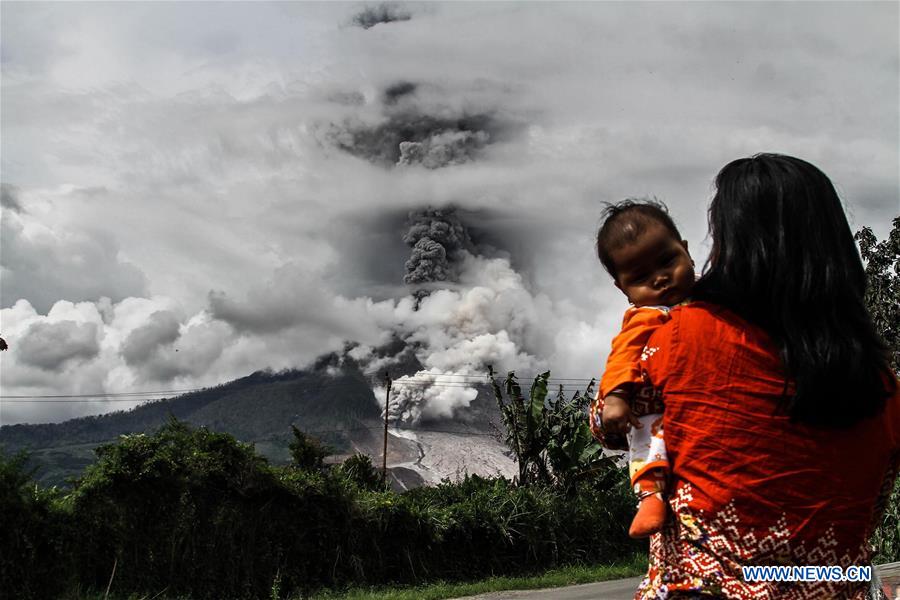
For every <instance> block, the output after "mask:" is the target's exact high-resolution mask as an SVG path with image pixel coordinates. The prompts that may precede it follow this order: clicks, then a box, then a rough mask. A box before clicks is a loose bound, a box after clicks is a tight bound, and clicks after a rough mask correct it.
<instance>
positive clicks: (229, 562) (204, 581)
mask: <svg viewBox="0 0 900 600" xmlns="http://www.w3.org/2000/svg"><path fill="white" fill-rule="evenodd" d="M98 455H99V461H98V463H97V464H95V465H94V466H92V467H91V468H89V469H88V471H87V472H86V474H85V476H84V477H83V478H82V480H81V481H79V482H78V483H77V486H76V488H75V490H74V491H73V493H72V494H71V495H70V497H69V499H68V501H69V503H70V505H71V509H72V516H73V520H74V524H75V527H76V530H77V531H78V546H77V555H76V563H77V564H76V571H77V573H78V574H79V577H80V578H81V580H82V583H83V585H84V586H85V587H88V588H96V589H100V588H101V587H102V586H105V584H106V583H107V581H108V580H109V576H110V572H111V570H112V567H113V564H116V565H117V569H116V576H115V580H114V582H113V589H114V590H120V591H147V592H150V591H154V590H155V591H159V590H160V589H164V588H165V589H167V590H169V592H170V593H173V594H174V593H185V594H188V593H189V594H191V595H192V596H194V597H197V598H215V597H222V596H228V595H231V596H235V595H237V596H241V597H261V596H264V595H266V593H267V592H268V591H269V590H270V589H271V584H272V582H273V581H274V580H275V578H276V575H278V573H279V572H281V573H282V578H281V583H282V584H283V585H286V586H288V585H291V584H294V585H296V584H298V583H299V582H300V581H304V580H306V579H307V578H308V579H312V580H321V579H325V577H326V576H325V573H323V572H322V571H324V567H323V566H322V565H321V564H319V565H318V570H317V571H316V570H313V571H312V572H310V569H308V568H306V566H305V565H304V566H302V567H299V568H295V569H294V570H293V571H292V572H290V575H288V574H286V573H285V572H284V571H283V570H282V571H279V569H280V568H281V567H282V566H283V563H284V562H285V561H286V560H287V558H286V557H288V556H291V555H292V554H297V552H298V551H299V548H300V547H301V546H303V547H306V548H315V549H316V550H317V551H321V550H322V546H324V547H330V546H332V545H333V544H334V543H335V540H334V539H333V538H334V535H336V534H333V533H331V532H330V531H327V530H326V529H325V528H324V527H323V525H324V524H326V523H332V524H334V523H335V522H336V521H339V519H338V518H335V517H334V516H330V515H329V513H333V512H335V511H336V512H337V513H339V514H340V513H346V512H348V510H347V508H346V504H347V501H346V500H345V501H344V502H343V503H342V502H341V500H342V493H341V490H340V489H337V488H338V487H339V486H337V485H332V486H331V487H329V485H328V482H326V481H323V480H322V479H321V478H316V477H315V476H314V474H306V473H303V472H293V473H289V474H281V473H280V472H278V471H275V470H273V469H272V468H271V467H269V466H268V465H267V463H266V461H265V459H263V458H261V457H259V456H258V455H256V454H255V452H254V451H253V448H252V447H250V446H248V445H246V444H241V443H238V442H237V441H235V440H234V438H233V437H231V436H230V435H227V434H219V433H213V432H210V431H207V430H205V429H197V430H194V429H191V428H190V427H188V426H187V425H185V424H183V423H180V422H177V421H174V420H173V421H171V422H170V423H169V424H167V425H166V426H164V427H163V428H162V429H161V430H160V431H159V432H158V433H156V434H155V435H152V436H147V435H133V436H123V437H122V438H121V439H120V441H119V442H118V443H116V444H110V445H107V446H103V447H101V448H100V449H99V450H98ZM343 495H345V494H343ZM323 513H325V514H323Z"/></svg>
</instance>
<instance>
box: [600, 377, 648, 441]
mask: <svg viewBox="0 0 900 600" xmlns="http://www.w3.org/2000/svg"><path fill="white" fill-rule="evenodd" d="M629 387H630V386H629ZM629 387H626V386H622V387H618V388H616V389H614V390H613V391H611V392H610V393H609V394H607V395H606V397H605V398H604V399H603V413H602V415H601V418H602V422H603V430H604V432H607V433H613V434H623V435H624V434H625V433H627V432H628V429H629V427H635V428H637V429H641V428H642V427H643V424H641V422H640V421H639V420H638V418H637V417H636V416H635V415H634V413H632V412H631V404H630V402H629V396H630V395H631V393H630V392H631V390H630V389H629Z"/></svg>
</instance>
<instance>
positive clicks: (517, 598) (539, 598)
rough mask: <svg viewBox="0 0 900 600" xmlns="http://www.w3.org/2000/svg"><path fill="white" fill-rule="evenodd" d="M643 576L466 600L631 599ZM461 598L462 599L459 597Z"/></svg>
mask: <svg viewBox="0 0 900 600" xmlns="http://www.w3.org/2000/svg"><path fill="white" fill-rule="evenodd" d="M641 579H642V577H632V578H631V579H616V580H614V581H601V582H600V583H585V584H582V585H570V586H567V587H561V588H552V589H548V590H516V591H509V592H491V593H489V594H479V595H478V596H467V597H466V600H631V599H632V598H634V590H636V589H637V586H638V584H639V583H640V582H641ZM457 600H461V599H457Z"/></svg>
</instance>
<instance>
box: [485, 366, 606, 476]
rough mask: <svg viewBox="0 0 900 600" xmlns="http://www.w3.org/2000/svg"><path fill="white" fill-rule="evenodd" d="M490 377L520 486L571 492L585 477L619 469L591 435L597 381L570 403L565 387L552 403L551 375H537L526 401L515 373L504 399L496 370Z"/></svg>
mask: <svg viewBox="0 0 900 600" xmlns="http://www.w3.org/2000/svg"><path fill="white" fill-rule="evenodd" d="M488 373H489V376H490V378H491V386H492V387H493V390H494V396H495V397H496V399H497V405H498V406H499V407H500V416H501V418H502V419H503V424H504V425H505V427H506V434H505V442H506V445H507V446H508V447H509V448H510V450H512V452H513V454H515V456H516V462H517V463H518V466H519V476H518V483H519V485H529V484H533V483H543V484H557V485H560V486H562V487H563V488H565V489H572V487H573V485H574V483H575V481H576V480H577V479H578V478H580V477H583V476H586V475H589V474H594V473H598V472H607V471H609V470H610V469H615V465H614V464H613V461H612V459H610V458H605V457H604V456H603V451H602V448H601V447H600V445H599V444H598V443H597V442H596V441H594V438H593V437H592V436H591V432H590V429H589V427H588V422H587V417H586V416H585V410H586V409H587V405H588V402H589V399H590V398H591V397H592V393H591V392H592V389H593V386H594V382H593V380H592V381H591V383H590V384H588V386H587V389H586V390H585V392H584V394H582V393H580V392H575V394H574V395H573V396H572V398H571V400H567V399H566V398H565V395H564V394H563V389H562V386H560V389H559V392H558V393H557V395H556V397H555V398H554V399H551V400H549V401H548V398H547V381H548V380H549V378H550V372H549V371H547V372H545V373H541V374H540V375H538V376H537V377H535V379H534V383H533V384H532V386H531V390H530V393H529V396H528V398H527V399H526V398H525V396H524V395H523V394H522V389H521V387H520V386H519V383H518V381H516V376H515V373H513V372H510V373H509V374H508V375H507V377H506V380H505V381H504V382H503V387H504V388H505V390H506V395H505V397H504V394H503V391H502V390H501V388H500V385H499V384H498V383H497V381H496V380H495V379H494V370H493V369H492V368H491V367H488Z"/></svg>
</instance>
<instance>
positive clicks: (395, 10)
mask: <svg viewBox="0 0 900 600" xmlns="http://www.w3.org/2000/svg"><path fill="white" fill-rule="evenodd" d="M411 18H412V15H410V14H409V13H408V12H407V11H405V10H403V9H402V8H400V7H399V6H397V5H396V4H392V3H384V4H378V5H376V6H367V7H365V8H364V9H363V10H362V11H360V12H358V13H356V14H355V15H353V19H352V21H351V22H352V23H353V24H354V25H356V26H357V27H362V28H363V29H371V28H372V27H375V26H376V25H378V24H379V23H393V22H395V21H409V20H410V19H411Z"/></svg>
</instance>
